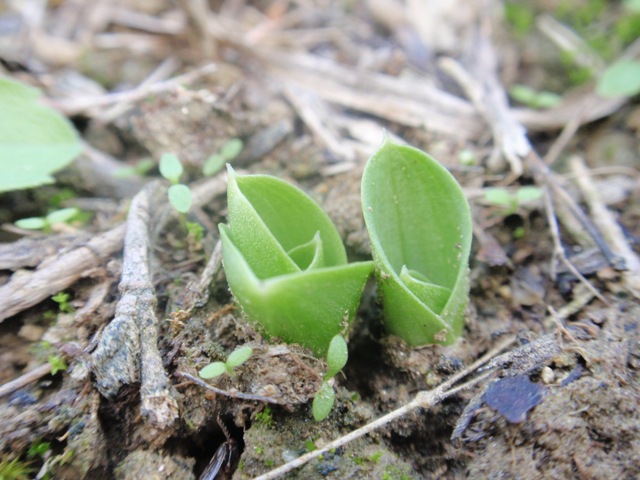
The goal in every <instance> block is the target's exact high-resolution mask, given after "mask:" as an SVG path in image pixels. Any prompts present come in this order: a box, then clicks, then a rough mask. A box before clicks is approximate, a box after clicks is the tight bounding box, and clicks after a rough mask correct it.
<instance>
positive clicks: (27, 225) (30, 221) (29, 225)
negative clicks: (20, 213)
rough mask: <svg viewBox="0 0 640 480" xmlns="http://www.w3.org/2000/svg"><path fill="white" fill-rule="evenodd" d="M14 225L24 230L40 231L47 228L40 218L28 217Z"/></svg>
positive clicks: (44, 221)
mask: <svg viewBox="0 0 640 480" xmlns="http://www.w3.org/2000/svg"><path fill="white" fill-rule="evenodd" d="M15 225H16V227H19V228H24V229H25V230H42V229H43V228H45V227H46V226H47V221H46V220H45V219H44V218H42V217H29V218H21V219H20V220H16V222H15Z"/></svg>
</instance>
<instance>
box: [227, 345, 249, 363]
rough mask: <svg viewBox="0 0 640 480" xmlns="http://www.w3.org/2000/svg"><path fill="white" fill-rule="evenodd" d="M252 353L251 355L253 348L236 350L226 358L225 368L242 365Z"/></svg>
mask: <svg viewBox="0 0 640 480" xmlns="http://www.w3.org/2000/svg"><path fill="white" fill-rule="evenodd" d="M252 353H253V348H251V347H240V348H236V349H235V350H234V351H233V352H231V353H230V354H229V356H228V357H227V366H228V367H231V368H235V367H237V366H238V365H242V364H243V363H244V362H246V361H247V360H248V359H249V357H250V356H251V354H252Z"/></svg>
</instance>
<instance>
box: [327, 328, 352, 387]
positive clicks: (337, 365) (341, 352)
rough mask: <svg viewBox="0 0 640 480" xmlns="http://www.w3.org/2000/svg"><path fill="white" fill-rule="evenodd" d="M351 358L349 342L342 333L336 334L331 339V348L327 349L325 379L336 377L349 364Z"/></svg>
mask: <svg viewBox="0 0 640 480" xmlns="http://www.w3.org/2000/svg"><path fill="white" fill-rule="evenodd" d="M348 358H349V350H348V348H347V342H346V340H345V339H344V337H343V336H342V335H336V336H335V337H333V338H332V339H331V343H330V344H329V349H328V350H327V367H328V368H327V374H326V375H325V380H328V379H330V378H331V377H335V376H336V374H337V373H338V372H339V371H340V370H342V368H343V367H344V366H345V365H346V364H347V359H348Z"/></svg>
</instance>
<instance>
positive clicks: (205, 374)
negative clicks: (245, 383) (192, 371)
mask: <svg viewBox="0 0 640 480" xmlns="http://www.w3.org/2000/svg"><path fill="white" fill-rule="evenodd" d="M224 373H228V370H227V364H226V363H224V362H213V363H210V364H209V365H207V366H206V367H204V368H203V369H202V370H200V372H199V373H198V375H200V377H201V378H204V379H209V378H215V377H219V376H220V375H222V374H224Z"/></svg>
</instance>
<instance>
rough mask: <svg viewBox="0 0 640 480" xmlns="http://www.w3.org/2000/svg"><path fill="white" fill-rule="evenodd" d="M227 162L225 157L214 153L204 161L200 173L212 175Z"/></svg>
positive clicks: (206, 175)
mask: <svg viewBox="0 0 640 480" xmlns="http://www.w3.org/2000/svg"><path fill="white" fill-rule="evenodd" d="M225 163H227V159H226V158H224V157H223V156H222V155H220V154H217V153H214V154H213V155H211V156H210V157H209V158H207V160H206V161H205V162H204V165H203V166H202V174H203V175H204V176H205V177H208V176H210V175H213V174H214V173H217V172H219V171H220V170H222V167H224V164H225Z"/></svg>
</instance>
